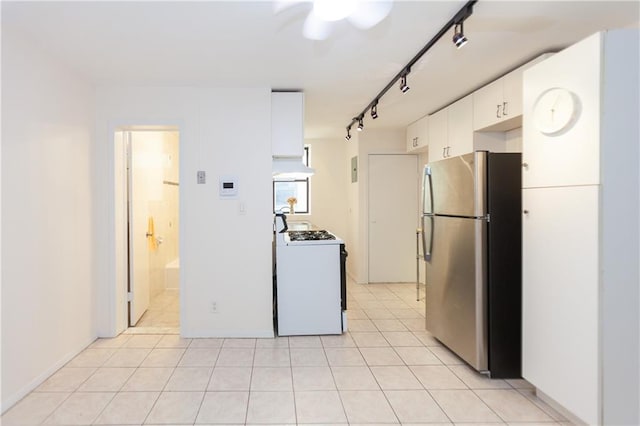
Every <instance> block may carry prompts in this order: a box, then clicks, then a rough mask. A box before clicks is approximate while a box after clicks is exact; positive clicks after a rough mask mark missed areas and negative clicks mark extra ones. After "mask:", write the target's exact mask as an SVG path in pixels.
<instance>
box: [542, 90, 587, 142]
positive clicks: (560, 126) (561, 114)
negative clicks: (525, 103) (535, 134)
mask: <svg viewBox="0 0 640 426" xmlns="http://www.w3.org/2000/svg"><path fill="white" fill-rule="evenodd" d="M533 114H534V120H535V124H536V126H537V127H538V130H540V132H541V133H543V134H545V135H549V136H554V135H557V134H559V133H561V132H563V131H564V130H567V129H569V128H570V127H571V126H573V124H574V123H575V122H576V120H577V118H578V114H579V108H578V98H577V96H576V95H575V94H573V93H572V92H571V91H569V90H567V89H563V88H560V87H553V88H551V89H548V90H546V91H544V92H542V94H541V95H540V96H539V97H538V99H537V100H536V102H535V104H534V106H533Z"/></svg>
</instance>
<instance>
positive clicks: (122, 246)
mask: <svg viewBox="0 0 640 426" xmlns="http://www.w3.org/2000/svg"><path fill="white" fill-rule="evenodd" d="M176 122H177V123H178V124H177V125H176V124H175V123H176ZM183 129H184V126H183V125H181V124H180V122H179V121H173V124H169V123H167V124H148V125H140V124H128V125H109V139H108V140H109V141H110V146H111V149H112V150H111V153H112V155H113V157H111V160H112V161H111V167H110V172H111V176H110V182H111V184H112V185H113V203H112V204H111V207H112V210H111V217H112V219H113V221H112V226H111V229H112V230H113V239H112V240H111V241H110V242H111V243H112V244H113V245H112V250H110V252H111V254H112V255H113V258H111V259H110V268H109V269H110V271H109V272H110V274H109V275H110V279H109V282H110V291H109V294H110V295H111V297H110V298H109V299H110V300H109V303H108V315H109V317H110V324H111V327H110V328H111V332H110V333H109V334H110V336H117V335H118V334H120V333H121V332H123V331H125V330H126V329H127V328H129V327H130V326H129V302H128V288H129V236H128V222H127V221H128V217H129V213H128V205H127V200H128V192H129V188H128V176H127V175H128V173H127V170H126V162H127V161H128V160H127V152H126V144H124V143H122V146H118V142H117V141H116V133H118V132H127V131H176V132H178V134H179V135H180V139H179V142H178V153H179V155H178V156H179V158H178V171H179V175H180V176H182V161H183V160H182V157H183V155H182V154H183V152H182V138H181V135H182V133H183ZM123 165H124V166H125V167H124V170H123V168H122V166H123ZM119 173H120V174H122V173H124V174H125V176H124V179H123V178H122V176H121V175H120V176H119ZM180 180H182V179H180ZM178 210H179V212H180V213H181V212H182V197H180V198H179V199H178ZM180 213H179V214H180ZM178 235H179V238H180V240H182V225H180V228H179V231H178ZM183 281H184V280H183V279H182V270H181V271H180V284H179V292H180V295H181V296H182V295H183V294H184V288H183V285H182V283H183ZM183 299H184V298H183V297H180V324H181V326H180V327H182V324H183V322H184V321H183V317H184V313H183V312H184V309H183Z"/></svg>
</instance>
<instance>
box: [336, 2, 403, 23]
mask: <svg viewBox="0 0 640 426" xmlns="http://www.w3.org/2000/svg"><path fill="white" fill-rule="evenodd" d="M392 5H393V0H376V1H366V0H365V1H359V2H358V4H357V6H356V9H355V10H354V11H353V13H352V14H351V15H350V16H349V17H348V18H347V19H348V20H349V22H351V23H352V24H353V25H354V26H355V27H357V28H360V29H361V30H366V29H369V28H371V27H374V26H376V25H377V24H378V23H380V22H382V20H383V19H384V18H386V17H387V15H389V12H391V6H392Z"/></svg>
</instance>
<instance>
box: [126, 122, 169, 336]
mask: <svg viewBox="0 0 640 426" xmlns="http://www.w3.org/2000/svg"><path fill="white" fill-rule="evenodd" d="M115 142H116V153H117V155H116V158H117V159H118V160H119V161H118V160H116V188H120V190H119V191H118V193H119V197H117V198H119V199H120V203H116V204H117V205H118V207H119V210H120V212H119V213H120V214H117V215H116V222H118V223H117V224H116V229H117V233H119V234H120V240H121V241H120V245H121V248H122V249H121V250H119V253H121V254H120V257H121V259H120V260H121V261H120V262H119V263H120V264H121V268H119V269H120V274H119V278H120V279H119V280H118V281H119V284H118V285H119V287H120V290H121V291H120V294H122V295H123V296H124V297H123V303H126V306H124V307H123V308H124V309H121V312H122V314H123V315H124V316H125V318H122V319H121V323H123V325H125V328H127V331H126V332H127V333H145V334H149V333H179V329H180V255H179V253H180V247H179V228H180V227H179V200H180V197H179V196H180V194H179V189H180V182H179V176H180V174H179V132H178V130H177V129H175V128H151V129H150V128H137V127H135V128H127V129H120V130H117V131H116V134H115ZM118 230H119V232H118Z"/></svg>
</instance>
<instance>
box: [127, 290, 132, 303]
mask: <svg viewBox="0 0 640 426" xmlns="http://www.w3.org/2000/svg"><path fill="white" fill-rule="evenodd" d="M132 300H133V293H131V292H130V291H129V292H127V302H131V301H132Z"/></svg>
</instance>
